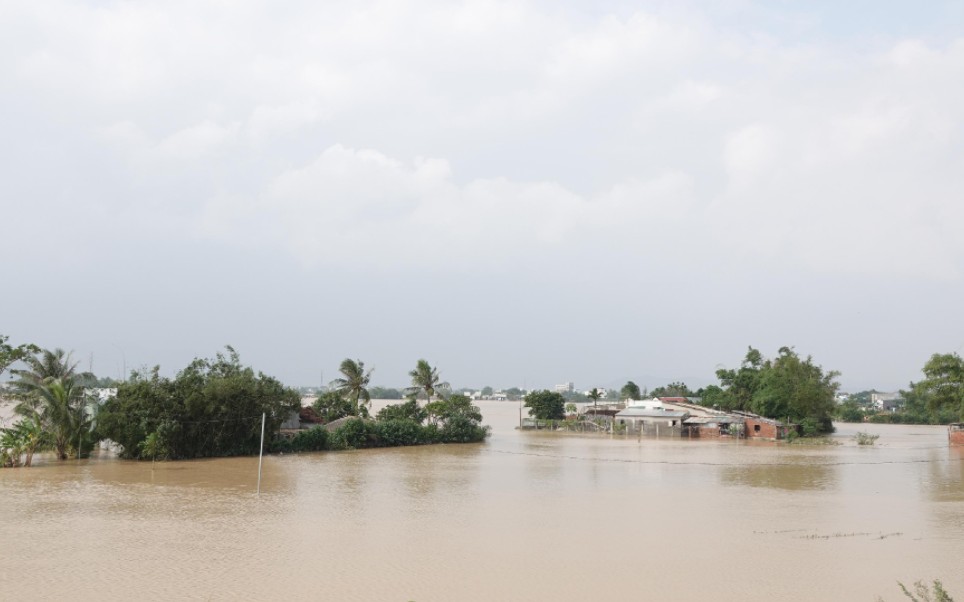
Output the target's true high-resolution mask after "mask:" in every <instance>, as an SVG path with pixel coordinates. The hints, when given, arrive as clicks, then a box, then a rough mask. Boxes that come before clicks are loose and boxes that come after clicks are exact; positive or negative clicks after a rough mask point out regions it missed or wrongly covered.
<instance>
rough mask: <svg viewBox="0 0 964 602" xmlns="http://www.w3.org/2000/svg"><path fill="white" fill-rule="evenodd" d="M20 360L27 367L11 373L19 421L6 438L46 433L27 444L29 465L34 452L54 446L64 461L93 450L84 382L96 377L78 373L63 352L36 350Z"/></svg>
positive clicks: (74, 364)
mask: <svg viewBox="0 0 964 602" xmlns="http://www.w3.org/2000/svg"><path fill="white" fill-rule="evenodd" d="M20 360H21V361H22V362H23V364H24V366H25V367H24V368H21V369H19V370H13V371H12V374H13V375H14V376H16V380H15V381H14V382H13V391H14V396H15V397H16V399H17V401H18V403H17V406H16V408H15V409H14V412H15V413H16V414H17V415H18V416H19V417H20V421H19V422H18V423H17V424H16V425H15V426H14V430H13V431H11V432H8V433H6V435H7V436H8V437H9V436H14V435H16V434H17V433H20V434H24V433H32V432H36V431H40V432H42V434H43V436H42V437H36V438H33V439H31V441H32V442H33V443H31V442H24V446H23V449H24V450H25V451H24V454H26V456H27V460H26V462H27V463H29V461H30V456H32V454H33V452H36V451H41V450H43V449H45V448H47V447H52V448H53V449H54V450H55V451H56V453H57V457H58V458H60V459H61V460H66V459H67V458H68V457H70V456H71V455H75V456H76V455H77V454H78V453H79V450H80V449H81V448H83V447H86V448H87V449H90V447H91V445H92V443H93V441H92V439H91V433H90V430H91V428H90V427H91V422H90V414H89V413H88V411H87V399H86V397H85V394H84V393H85V390H84V386H83V384H82V383H83V382H85V381H88V380H91V379H92V378H93V375H91V374H88V373H82V372H78V371H77V362H75V361H73V359H72V358H71V354H70V353H67V352H65V351H64V350H63V349H54V350H53V351H50V350H47V349H43V350H37V351H35V352H34V353H30V354H28V355H25V356H21V358H20Z"/></svg>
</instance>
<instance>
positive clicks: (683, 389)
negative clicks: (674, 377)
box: [650, 382, 696, 397]
mask: <svg viewBox="0 0 964 602" xmlns="http://www.w3.org/2000/svg"><path fill="white" fill-rule="evenodd" d="M650 396H652V397H695V396H696V394H695V393H693V391H690V388H689V387H687V386H686V383H682V382H673V383H670V384H668V385H666V386H664V387H656V388H655V389H653V391H652V393H650Z"/></svg>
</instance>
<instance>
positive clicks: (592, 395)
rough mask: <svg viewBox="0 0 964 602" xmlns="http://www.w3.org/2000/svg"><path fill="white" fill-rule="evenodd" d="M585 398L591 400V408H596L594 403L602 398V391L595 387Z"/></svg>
mask: <svg viewBox="0 0 964 602" xmlns="http://www.w3.org/2000/svg"><path fill="white" fill-rule="evenodd" d="M586 397H588V398H589V399H591V400H592V407H596V402H597V401H599V398H600V397H602V391H600V390H599V389H597V388H596V387H593V388H592V391H590V392H589V393H586Z"/></svg>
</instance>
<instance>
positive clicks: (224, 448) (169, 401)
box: [97, 347, 301, 460]
mask: <svg viewBox="0 0 964 602" xmlns="http://www.w3.org/2000/svg"><path fill="white" fill-rule="evenodd" d="M226 349H227V351H228V354H227V355H224V354H221V353H218V354H217V356H216V357H215V358H214V359H213V360H210V359H195V360H194V361H193V362H191V363H190V364H189V365H188V366H187V367H186V368H184V369H183V370H181V371H180V372H178V373H177V375H176V376H175V377H174V378H173V379H169V378H162V377H161V376H160V374H159V372H160V369H159V368H157V367H155V368H154V369H153V370H152V371H151V372H149V373H146V374H145V373H141V372H135V373H134V374H133V376H132V378H131V379H130V380H129V381H127V382H125V383H122V384H121V385H120V386H119V387H118V389H117V396H116V397H114V398H112V399H109V400H107V401H106V402H105V403H104V405H103V406H102V407H101V409H100V411H99V413H98V418H97V420H98V424H97V432H98V434H99V435H100V436H101V437H103V438H109V439H112V440H114V441H116V442H117V443H119V444H120V445H121V446H122V448H123V449H122V455H123V456H124V457H127V458H135V459H152V458H153V455H154V454H156V455H157V457H158V458H162V457H165V458H168V459H172V460H176V459H187V458H201V457H215V456H235V455H250V454H256V453H257V452H258V449H259V445H260V439H261V416H262V413H264V414H265V417H266V424H265V431H266V433H268V434H271V433H275V432H277V431H278V429H279V428H280V426H281V423H282V422H284V421H285V419H287V418H288V416H290V415H291V413H292V412H296V411H298V409H299V408H300V407H301V397H300V395H299V394H298V392H297V391H295V390H294V389H290V388H288V387H285V386H284V385H282V384H281V383H280V382H279V381H278V380H276V379H274V378H272V377H270V376H266V375H264V374H262V373H260V372H258V373H256V372H255V371H254V370H253V369H252V368H250V367H246V366H242V365H241V360H240V358H239V357H238V354H237V352H235V351H234V349H232V348H231V347H227V348H226ZM152 434H154V435H155V439H154V440H153V441H149V442H145V441H147V439H148V437H150V436H151V435H152ZM149 452H150V453H149Z"/></svg>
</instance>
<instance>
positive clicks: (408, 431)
mask: <svg viewBox="0 0 964 602" xmlns="http://www.w3.org/2000/svg"><path fill="white" fill-rule="evenodd" d="M422 431H423V428H422V427H421V426H420V425H419V424H417V423H416V422H415V421H413V420H404V419H403V420H379V421H378V422H376V423H375V432H376V433H377V435H378V439H379V442H380V443H381V445H384V446H385V447H398V446H403V445H419V444H421V443H428V441H425V440H424V436H423V432H422Z"/></svg>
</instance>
